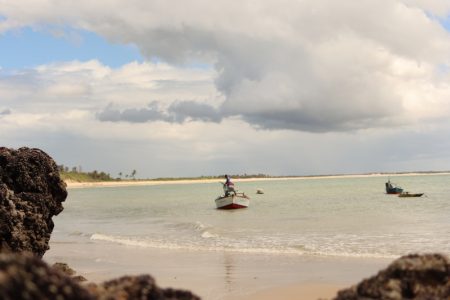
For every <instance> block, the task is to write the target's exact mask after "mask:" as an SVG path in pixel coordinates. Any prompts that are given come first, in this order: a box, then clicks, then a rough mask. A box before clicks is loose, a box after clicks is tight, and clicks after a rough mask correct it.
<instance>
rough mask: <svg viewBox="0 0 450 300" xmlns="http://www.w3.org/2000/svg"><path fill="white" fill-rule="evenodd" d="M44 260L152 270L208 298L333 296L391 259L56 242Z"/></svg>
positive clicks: (88, 272) (99, 276)
mask: <svg viewBox="0 0 450 300" xmlns="http://www.w3.org/2000/svg"><path fill="white" fill-rule="evenodd" d="M50 247H51V248H50V250H49V251H48V252H47V253H46V254H45V256H44V260H46V261H47V262H48V263H50V264H52V263H54V262H58V261H59V262H65V263H68V264H69V266H70V267H71V268H73V269H75V270H76V271H77V273H78V274H79V275H83V276H84V277H86V278H87V279H88V280H89V281H91V282H102V281H105V280H109V279H113V278H118V277H121V276H124V275H139V274H150V275H152V276H153V277H154V278H155V279H156V282H157V284H158V285H159V286H161V287H173V288H181V289H188V290H191V291H192V292H194V293H195V294H197V295H199V296H201V297H202V299H205V300H253V299H255V300H256V299H263V300H264V299H285V300H290V299H303V300H308V299H319V298H320V299H332V298H333V297H334V296H335V295H336V292H337V291H338V290H339V289H342V288H346V287H350V286H351V285H353V284H356V283H358V282H360V281H361V280H362V279H363V278H367V277H369V276H372V275H375V274H376V273H377V272H378V271H379V270H380V269H382V268H385V267H386V266H387V265H388V264H389V263H390V262H391V259H369V258H338V257H307V256H277V255H261V254H258V255H254V254H240V253H234V252H215V251H211V252H208V251H204V252H202V251H186V250H168V249H153V248H145V249H144V248H136V247H127V246H123V245H116V244H108V245H105V244H101V243H96V242H92V243H88V244H80V245H78V244H76V243H61V242H59V243H52V242H50Z"/></svg>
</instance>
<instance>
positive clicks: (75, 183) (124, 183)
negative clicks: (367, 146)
mask: <svg viewBox="0 0 450 300" xmlns="http://www.w3.org/2000/svg"><path fill="white" fill-rule="evenodd" d="M449 174H450V173H448V172H435V173H431V172H430V173H405V174H401V173H400V174H398V173H388V174H385V173H373V174H349V175H319V176H290V177H264V178H236V179H233V181H234V182H258V181H271V180H277V181H279V180H314V179H336V178H367V177H381V178H390V177H399V176H438V175H449ZM224 180H225V179H220V178H214V179H173V180H165V179H161V180H159V179H158V180H157V179H153V180H150V179H147V180H146V179H144V180H141V179H140V180H118V181H94V182H78V181H73V180H65V182H66V185H67V187H68V188H69V189H70V188H92V187H121V186H146V185H166V184H195V183H214V182H224Z"/></svg>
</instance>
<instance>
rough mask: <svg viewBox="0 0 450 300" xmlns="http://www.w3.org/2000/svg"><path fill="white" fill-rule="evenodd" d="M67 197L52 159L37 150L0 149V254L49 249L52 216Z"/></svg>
mask: <svg viewBox="0 0 450 300" xmlns="http://www.w3.org/2000/svg"><path fill="white" fill-rule="evenodd" d="M66 197H67V190H66V185H65V183H64V182H63V181H62V180H61V178H60V177H59V172H58V168H57V166H56V164H55V162H54V161H53V159H52V158H51V157H50V156H48V155H47V154H46V153H45V152H43V151H42V150H39V149H30V148H20V149H18V150H13V149H8V148H4V147H0V252H5V251H13V252H22V251H29V252H32V253H34V254H35V255H37V256H39V257H42V256H43V255H44V253H45V251H47V250H48V249H49V246H48V242H49V240H50V234H51V233H52V231H53V226H54V224H53V221H52V217H53V216H55V215H57V214H59V213H60V212H61V211H62V210H63V206H62V204H61V203H62V202H63V201H64V200H65V199H66Z"/></svg>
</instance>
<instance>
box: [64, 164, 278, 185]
mask: <svg viewBox="0 0 450 300" xmlns="http://www.w3.org/2000/svg"><path fill="white" fill-rule="evenodd" d="M58 170H59V173H60V176H61V178H62V179H63V180H73V181H78V182H85V181H88V182H89V181H120V180H154V181H162V180H164V181H167V180H195V179H198V180H202V179H222V178H223V177H224V176H225V175H224V174H223V175H209V176H203V175H202V176H197V177H158V178H151V179H150V178H147V179H136V174H137V171H136V170H132V171H131V172H130V173H129V174H126V173H124V172H119V173H118V176H117V177H113V176H111V175H110V174H109V173H106V172H103V171H97V170H94V171H91V172H84V171H83V169H82V167H81V166H78V167H71V168H70V167H68V166H65V165H58ZM229 175H230V176H231V177H232V178H236V179H240V178H269V177H273V176H270V175H267V174H261V173H260V174H246V173H244V174H229Z"/></svg>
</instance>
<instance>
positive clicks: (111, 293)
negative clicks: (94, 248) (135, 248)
mask: <svg viewBox="0 0 450 300" xmlns="http://www.w3.org/2000/svg"><path fill="white" fill-rule="evenodd" d="M89 289H90V291H91V293H92V294H93V295H95V296H96V299H98V300H108V299H148V300H150V299H161V300H163V299H180V300H200V298H199V297H198V296H196V295H194V294H192V293H191V292H189V291H184V290H175V289H170V288H169V289H161V288H159V287H158V286H157V285H156V283H155V280H154V279H153V278H152V277H151V276H150V275H140V276H124V277H121V278H118V279H114V280H110V281H106V282H104V283H102V284H100V285H90V286H89Z"/></svg>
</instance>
